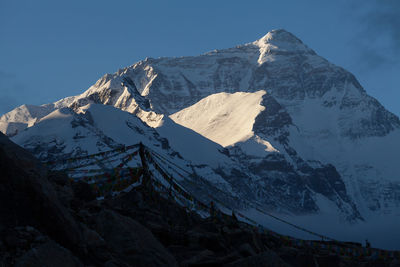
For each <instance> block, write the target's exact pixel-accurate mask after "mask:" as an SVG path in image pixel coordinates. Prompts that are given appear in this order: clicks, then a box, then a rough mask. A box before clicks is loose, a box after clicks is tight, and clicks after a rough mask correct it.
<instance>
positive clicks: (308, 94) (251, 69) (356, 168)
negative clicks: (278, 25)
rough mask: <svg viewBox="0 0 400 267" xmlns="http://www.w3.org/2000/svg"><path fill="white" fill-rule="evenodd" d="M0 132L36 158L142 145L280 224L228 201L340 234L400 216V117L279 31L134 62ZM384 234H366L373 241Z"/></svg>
mask: <svg viewBox="0 0 400 267" xmlns="http://www.w3.org/2000/svg"><path fill="white" fill-rule="evenodd" d="M67 111H68V112H67ZM0 130H1V131H2V132H3V133H6V134H7V135H9V136H13V137H12V139H13V141H15V142H17V143H18V144H20V145H21V146H23V147H25V148H27V149H29V150H31V151H32V152H33V153H34V154H35V155H36V156H38V157H39V158H41V159H42V160H50V159H56V158H66V157H71V156H79V155H85V154H88V153H95V152H98V151H103V150H106V149H109V148H115V147H118V145H121V144H126V145H129V144H132V143H137V142H139V141H142V142H143V143H145V144H146V145H147V146H149V147H153V148H154V149H156V150H157V151H158V153H160V154H162V155H164V156H165V157H168V158H169V159H170V160H171V161H173V162H176V164H180V166H186V167H187V168H188V169H187V171H188V172H192V173H194V174H196V175H200V176H202V177H203V178H204V179H206V180H207V184H208V185H209V186H211V187H213V188H217V189H218V190H220V191H219V192H225V193H220V195H219V197H221V199H224V201H227V202H229V204H230V205H231V206H232V207H235V208H236V209H241V210H243V212H247V213H248V214H249V215H251V216H253V218H254V219H256V220H257V221H258V222H259V223H265V224H268V225H269V226H270V227H272V228H274V227H275V228H276V229H277V230H281V231H286V230H285V229H282V228H280V225H279V224H275V223H274V222H272V221H268V220H267V221H266V219H265V218H263V217H262V216H261V215H260V214H258V213H257V212H256V211H254V210H252V209H251V208H249V206H246V205H243V203H238V202H237V201H236V200H235V199H241V200H246V201H247V202H248V203H253V204H257V205H261V206H262V207H263V208H265V209H268V210H269V211H271V212H276V213H277V214H281V215H282V216H289V217H290V218H291V220H292V221H297V222H300V223H301V222H303V223H304V222H306V223H307V224H308V225H309V226H310V227H311V228H313V229H315V230H319V231H322V232H325V233H326V232H327V231H328V232H329V231H332V233H333V234H334V235H336V236H337V237H338V238H341V237H346V235H352V236H353V237H354V238H358V239H360V236H362V238H364V236H365V235H364V233H367V232H369V230H367V229H370V228H368V227H372V226H373V227H379V226H382V225H384V224H385V227H381V229H382V231H386V230H388V229H390V227H394V226H391V225H389V226H388V225H386V222H387V221H388V220H392V221H397V222H398V214H400V200H399V199H400V177H399V173H400V165H399V164H398V158H399V157H400V142H399V141H398V140H400V120H399V118H398V117H396V116H395V115H394V114H392V113H391V112H389V111H387V110H386V109H385V108H384V107H383V106H382V105H381V104H380V103H379V102H378V101H377V100H376V99H374V98H373V97H371V96H369V95H368V94H367V93H366V91H365V90H364V89H363V88H362V86H361V85H360V84H359V82H358V81H357V79H356V78H355V77H354V75H352V74H351V73H349V72H348V71H346V70H344V69H343V68H341V67H338V66H336V65H334V64H332V63H330V62H328V61H327V60H326V59H324V58H322V57H320V56H319V55H317V54H316V53H315V52H314V51H313V50H312V49H310V48H308V47H307V46H306V45H305V44H303V43H302V42H301V41H300V40H299V39H298V38H297V37H295V36H294V35H293V34H291V33H289V32H287V31H284V30H273V31H271V32H269V33H268V34H267V35H265V36H264V37H262V38H261V39H259V40H257V41H255V42H252V43H248V44H244V45H240V46H237V47H234V48H229V49H222V50H215V51H212V52H209V53H206V54H203V55H200V56H193V57H179V58H158V59H146V60H143V61H140V62H138V63H135V64H134V65H132V66H129V67H126V68H123V69H120V70H119V71H118V72H116V73H114V74H107V75H105V76H103V77H102V78H101V79H99V80H98V81H97V82H96V84H94V85H93V86H91V87H90V88H89V89H88V90H87V91H86V92H83V93H82V94H81V95H78V96H73V97H68V98H65V99H62V100H60V101H57V102H55V103H51V104H46V105H42V106H38V107H36V106H21V107H19V108H17V109H15V110H13V111H11V112H9V113H7V114H5V115H3V116H2V117H1V118H0ZM202 186H203V185H202ZM211 187H210V188H211ZM194 190H197V193H198V194H199V195H200V196H201V197H203V198H206V195H204V194H205V192H204V190H201V186H200V185H198V186H197V187H196V188H194ZM210 190H211V189H210ZM202 194H203V195H202ZM239 202H240V201H239ZM396 216H397V217H396ZM343 222H345V223H346V225H348V228H346V227H344V226H343V229H337V227H336V225H337V223H343ZM352 224H353V225H357V226H358V227H357V231H358V232H357V231H354V229H353V228H352V227H351V225H352ZM345 229H347V230H345ZM363 231H364V232H363ZM287 232H288V233H291V232H290V231H289V230H287ZM385 233H386V232H385ZM385 233H381V232H379V231H377V232H375V234H376V235H375V236H374V237H371V238H370V239H371V240H374V241H376V242H378V243H379V242H381V243H382V244H383V243H384V242H385V241H384V236H385ZM291 234H292V233H291ZM293 234H295V233H293ZM386 245H387V244H386Z"/></svg>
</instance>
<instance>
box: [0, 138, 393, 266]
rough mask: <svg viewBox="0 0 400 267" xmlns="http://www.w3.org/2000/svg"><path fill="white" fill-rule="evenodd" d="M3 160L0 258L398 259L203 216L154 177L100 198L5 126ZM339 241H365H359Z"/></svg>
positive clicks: (22, 261)
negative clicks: (40, 158) (43, 161)
mask: <svg viewBox="0 0 400 267" xmlns="http://www.w3.org/2000/svg"><path fill="white" fill-rule="evenodd" d="M0 168H1V170H2V175H1V179H0V192H1V194H0V203H1V204H0V266H38V267H39V266H40V267H43V266H49V267H50V266H339V265H340V266H377V265H379V266H398V264H399V261H398V260H395V259H393V255H392V257H391V258H389V257H387V256H386V257H381V259H379V257H377V255H373V256H372V255H371V256H362V257H357V258H354V257H349V256H348V255H347V256H346V255H345V254H346V253H343V255H340V253H339V252H333V251H330V250H329V249H327V248H328V246H326V247H325V249H322V248H321V247H319V248H316V247H315V246H312V245H311V243H309V244H308V245H307V244H306V242H304V243H302V245H299V246H294V245H293V243H291V242H289V243H288V242H286V241H287V239H285V238H283V237H282V236H279V235H278V234H276V233H273V232H269V233H267V234H266V233H259V232H258V231H257V230H255V229H253V228H252V227H250V226H249V225H247V224H244V223H241V222H238V221H237V219H236V218H235V217H231V216H223V217H221V216H217V215H214V216H212V217H208V218H201V217H200V216H199V215H197V214H196V213H193V212H189V211H187V210H186V209H185V208H183V207H182V206H180V205H177V204H176V203H175V201H174V200H173V199H172V198H168V196H165V195H164V196H161V195H160V193H159V192H157V191H155V190H154V188H153V186H152V184H151V183H144V184H143V185H142V186H139V187H137V188H136V189H135V190H132V191H130V192H127V193H123V194H120V195H119V196H117V197H114V198H106V199H105V200H96V198H95V194H94V192H93V191H92V188H91V187H89V186H88V185H87V184H86V183H83V182H71V181H70V180H69V179H68V178H67V176H65V174H63V173H59V172H58V173H57V172H49V171H47V170H46V169H45V168H44V167H43V166H41V165H40V164H39V163H38V162H37V161H36V160H35V159H34V158H33V157H32V156H31V155H30V154H29V153H28V152H26V151H25V150H23V149H21V148H20V147H18V146H17V145H15V144H13V143H12V142H10V141H9V140H7V138H6V137H5V136H3V135H1V134H0ZM285 240H286V241H285ZM326 244H327V243H326ZM336 247H340V248H341V249H342V250H343V251H346V249H347V250H348V249H349V248H353V249H359V247H358V245H357V244H344V243H342V244H341V243H337V244H336ZM396 264H397V265H396Z"/></svg>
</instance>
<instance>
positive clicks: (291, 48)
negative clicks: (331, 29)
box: [253, 29, 315, 65]
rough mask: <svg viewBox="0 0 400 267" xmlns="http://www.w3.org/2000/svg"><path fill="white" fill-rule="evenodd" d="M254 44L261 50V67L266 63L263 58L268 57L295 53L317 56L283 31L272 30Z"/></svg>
mask: <svg viewBox="0 0 400 267" xmlns="http://www.w3.org/2000/svg"><path fill="white" fill-rule="evenodd" d="M253 44H254V45H256V46H258V47H259V48H260V57H259V60H258V63H259V64H260V65H261V64H262V63H264V62H265V60H263V58H265V57H266V55H271V54H273V55H288V54H293V53H308V54H315V52H314V51H313V50H312V49H310V48H308V47H307V46H306V45H305V44H303V42H302V41H301V40H300V39H298V38H297V37H296V36H294V35H293V34H291V33H290V32H287V31H285V30H283V29H280V30H272V31H270V32H269V33H267V34H266V35H265V36H264V37H262V38H261V39H259V40H257V41H255V42H254V43H253Z"/></svg>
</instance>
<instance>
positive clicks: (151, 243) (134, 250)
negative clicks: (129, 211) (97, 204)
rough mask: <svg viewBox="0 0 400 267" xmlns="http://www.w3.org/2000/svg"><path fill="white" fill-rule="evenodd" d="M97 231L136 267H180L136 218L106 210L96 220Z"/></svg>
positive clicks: (95, 227)
mask: <svg viewBox="0 0 400 267" xmlns="http://www.w3.org/2000/svg"><path fill="white" fill-rule="evenodd" d="M94 229H95V230H96V231H97V232H98V233H99V234H100V235H101V236H102V238H103V239H104V240H105V241H106V242H107V244H108V245H109V246H110V247H111V248H112V249H113V250H114V251H115V252H116V253H118V254H119V255H120V256H121V257H122V258H123V259H124V260H125V261H126V262H127V263H129V264H131V265H133V266H177V263H176V261H175V258H174V257H173V256H172V255H171V254H170V253H169V252H168V251H167V250H166V249H165V248H164V247H163V246H162V245H161V243H160V242H159V241H157V239H156V238H155V237H154V236H153V234H152V233H151V232H150V231H149V230H148V229H147V228H145V227H144V226H142V225H141V224H140V223H138V222H136V221H135V220H133V219H132V218H129V217H126V216H122V215H120V214H118V213H116V212H114V211H111V210H103V211H101V212H100V213H98V214H97V216H96V218H95V225H94Z"/></svg>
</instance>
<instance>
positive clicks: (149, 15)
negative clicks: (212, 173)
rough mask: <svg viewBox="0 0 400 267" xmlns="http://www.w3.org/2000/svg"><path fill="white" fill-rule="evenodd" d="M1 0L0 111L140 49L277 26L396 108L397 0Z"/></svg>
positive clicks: (233, 37) (199, 44)
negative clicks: (353, 75) (350, 73)
mask: <svg viewBox="0 0 400 267" xmlns="http://www.w3.org/2000/svg"><path fill="white" fill-rule="evenodd" d="M349 2H350V1H346V0H336V1H321V0H309V1H295V0H293V1H284V0H283V1H234V0H229V1H224V0H219V1H215V0H214V1H208V0H202V1H184V0H182V1H174V0H169V1H165V0H160V1H151V0H147V1H122V0H114V1H102V0H97V1H91V0H85V1H75V0H70V1H54V0H52V1H46V0H39V1H30V0H18V1H6V0H0V114H2V113H5V112H7V111H9V110H11V109H13V108H14V107H16V106H18V105H21V104H24V103H28V104H44V103H48V102H53V101H55V100H58V99H60V98H62V97H66V96H70V95H76V94H79V93H81V92H83V91H84V90H86V89H87V88H88V87H89V86H90V85H92V84H93V83H95V82H96V80H97V79H98V78H100V77H101V76H102V75H103V74H105V73H113V72H115V71H117V70H118V69H119V68H122V67H125V66H128V65H131V64H133V63H135V62H137V61H139V60H141V59H144V58H145V57H160V56H186V55H198V54H201V53H204V52H207V51H209V50H213V49H218V48H228V47H232V46H235V45H238V44H243V43H247V42H252V41H254V40H256V39H259V38H260V37H262V36H263V35H265V34H266V33H267V32H268V31H270V30H272V29H277V28H284V29H286V30H288V31H290V32H292V33H293V34H295V35H296V36H297V37H298V38H300V39H301V40H303V42H304V43H306V44H307V45H308V46H309V47H311V48H312V49H314V50H315V51H316V52H317V53H318V54H320V55H321V56H323V57H325V58H327V59H328V60H330V61H331V62H333V63H335V64H337V65H339V66H342V67H344V68H346V69H347V70H349V71H351V72H352V73H354V74H355V75H356V77H357V78H358V80H359V81H360V82H361V84H362V85H363V86H364V88H365V89H366V90H367V92H368V93H369V94H371V95H372V96H374V97H376V98H377V99H378V100H379V101H381V103H382V104H383V105H384V106H385V107H387V108H388V109H389V110H390V111H392V112H394V113H395V114H397V115H400V86H399V84H400V1H398V0H385V1H378V0H364V1H361V0H354V1H351V4H349Z"/></svg>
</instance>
